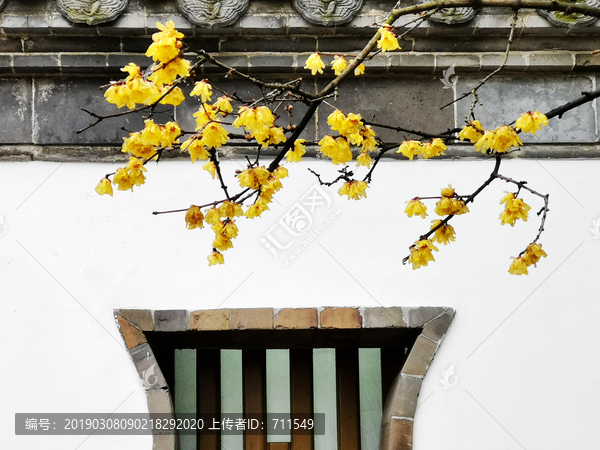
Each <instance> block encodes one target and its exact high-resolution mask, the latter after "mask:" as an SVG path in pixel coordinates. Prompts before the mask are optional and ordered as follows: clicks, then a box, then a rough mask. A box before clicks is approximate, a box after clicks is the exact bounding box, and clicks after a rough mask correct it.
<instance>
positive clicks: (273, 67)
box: [249, 55, 294, 73]
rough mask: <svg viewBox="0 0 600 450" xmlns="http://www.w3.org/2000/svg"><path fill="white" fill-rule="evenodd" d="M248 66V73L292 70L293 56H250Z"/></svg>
mask: <svg viewBox="0 0 600 450" xmlns="http://www.w3.org/2000/svg"><path fill="white" fill-rule="evenodd" d="M249 66H250V67H249V72H250V73H281V72H294V58H293V57H291V56H287V55H286V56H279V55H268V56H262V55H261V56H251V57H250V59H249Z"/></svg>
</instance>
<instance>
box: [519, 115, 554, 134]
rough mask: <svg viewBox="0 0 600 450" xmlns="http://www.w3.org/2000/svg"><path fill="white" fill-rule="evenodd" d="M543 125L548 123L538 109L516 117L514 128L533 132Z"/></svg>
mask: <svg viewBox="0 0 600 450" xmlns="http://www.w3.org/2000/svg"><path fill="white" fill-rule="evenodd" d="M543 125H548V118H547V117H546V116H545V115H544V114H542V113H541V112H539V111H529V112H526V113H523V114H522V115H521V117H519V118H518V119H517V121H516V123H515V128H517V129H518V130H521V131H522V132H524V133H531V134H535V132H536V131H539V130H541V129H542V126H543Z"/></svg>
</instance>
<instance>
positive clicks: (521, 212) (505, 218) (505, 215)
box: [500, 192, 531, 227]
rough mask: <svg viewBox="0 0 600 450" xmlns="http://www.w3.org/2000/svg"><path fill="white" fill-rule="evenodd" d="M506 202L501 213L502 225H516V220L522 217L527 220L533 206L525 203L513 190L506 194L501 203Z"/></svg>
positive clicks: (524, 220)
mask: <svg viewBox="0 0 600 450" xmlns="http://www.w3.org/2000/svg"><path fill="white" fill-rule="evenodd" d="M502 203H505V204H506V205H505V207H504V211H502V212H501V213H500V221H501V222H502V225H504V224H509V225H510V226H511V227H514V226H515V222H516V221H517V220H518V219H522V220H523V222H527V215H528V214H529V210H530V209H531V206H529V205H528V204H527V203H525V202H524V201H523V200H522V199H520V198H517V197H516V195H515V194H513V193H512V192H507V193H506V195H505V196H504V197H503V198H502V200H500V204H502Z"/></svg>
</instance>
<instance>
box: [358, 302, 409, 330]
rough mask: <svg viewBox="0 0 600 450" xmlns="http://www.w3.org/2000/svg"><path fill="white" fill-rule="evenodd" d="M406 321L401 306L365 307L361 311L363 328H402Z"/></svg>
mask: <svg viewBox="0 0 600 450" xmlns="http://www.w3.org/2000/svg"><path fill="white" fill-rule="evenodd" d="M404 327H406V322H405V321H404V316H403V315H402V308H399V307H397V306H394V307H390V308H383V307H377V308H365V310H364V311H363V328H404Z"/></svg>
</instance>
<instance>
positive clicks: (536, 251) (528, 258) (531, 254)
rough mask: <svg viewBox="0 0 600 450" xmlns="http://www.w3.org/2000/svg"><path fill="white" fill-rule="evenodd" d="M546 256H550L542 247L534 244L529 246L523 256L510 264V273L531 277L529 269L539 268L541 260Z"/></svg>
mask: <svg viewBox="0 0 600 450" xmlns="http://www.w3.org/2000/svg"><path fill="white" fill-rule="evenodd" d="M546 256H548V255H547V254H546V252H545V251H544V250H542V245H541V244H536V243H535V242H533V243H531V244H529V245H528V246H527V248H526V249H525V252H524V253H523V255H522V256H518V257H516V258H514V257H513V258H512V260H513V261H512V263H511V264H510V268H509V269H508V272H509V273H510V274H512V275H529V272H528V271H527V268H528V267H529V266H532V265H533V266H534V267H537V263H538V262H539V261H540V259H542V258H545V257H546Z"/></svg>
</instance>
